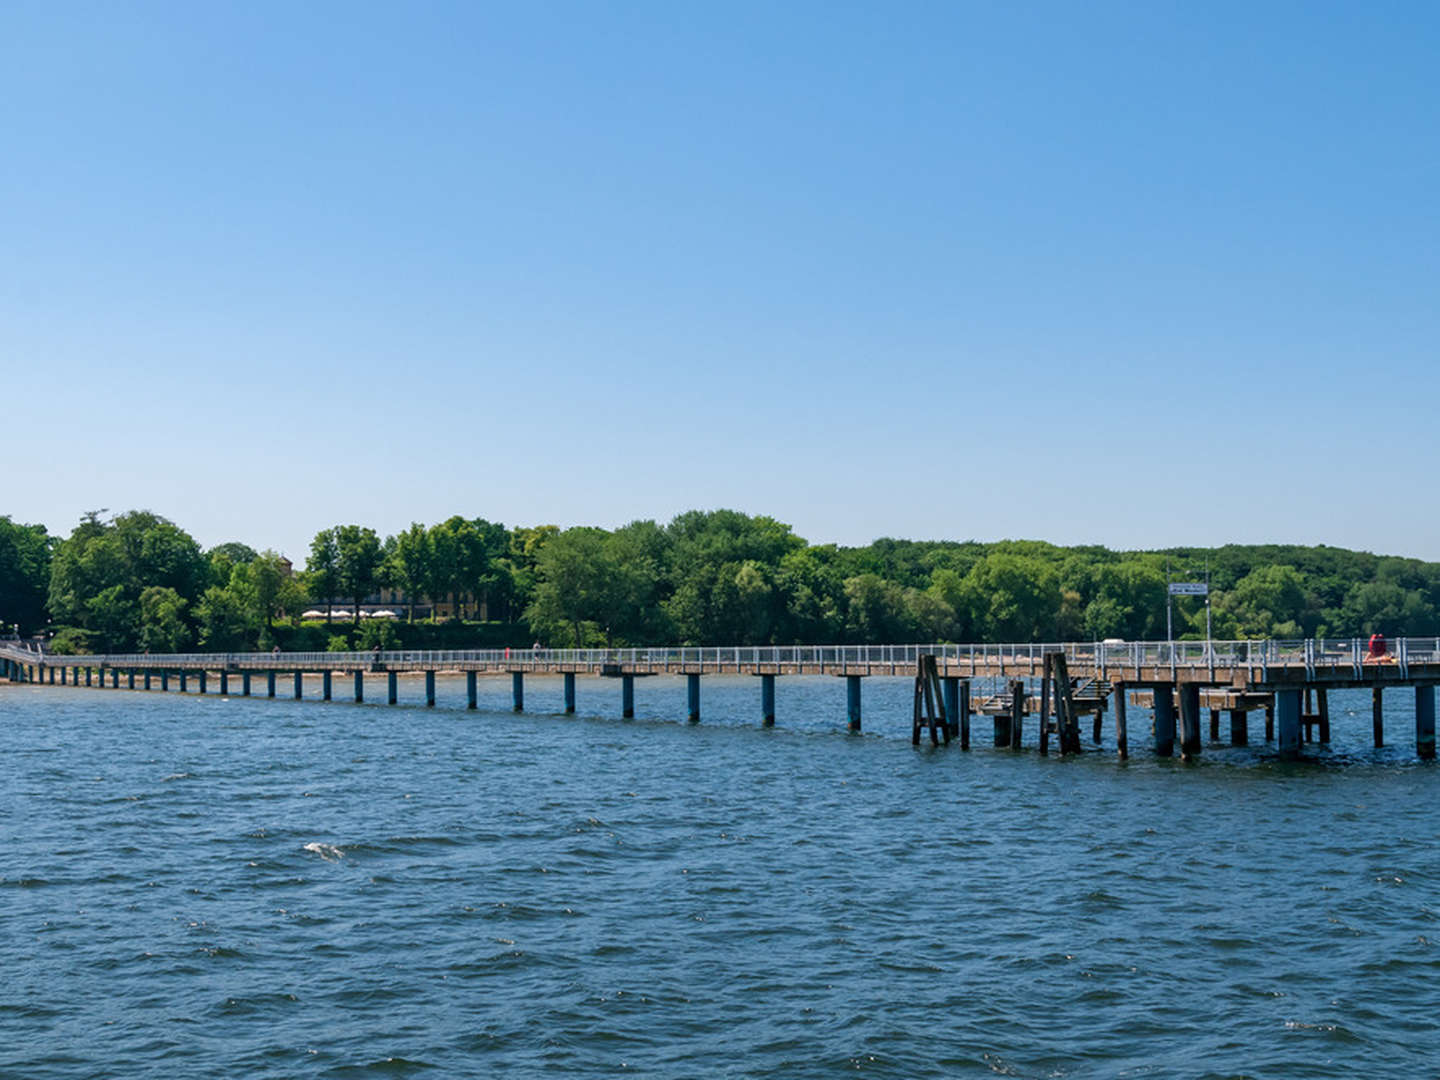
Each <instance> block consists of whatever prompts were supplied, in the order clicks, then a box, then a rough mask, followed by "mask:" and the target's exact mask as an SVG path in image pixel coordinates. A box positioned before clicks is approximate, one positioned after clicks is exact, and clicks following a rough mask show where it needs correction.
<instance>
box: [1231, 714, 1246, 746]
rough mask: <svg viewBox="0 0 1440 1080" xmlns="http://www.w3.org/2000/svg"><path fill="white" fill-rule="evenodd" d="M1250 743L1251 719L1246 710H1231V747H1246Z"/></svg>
mask: <svg viewBox="0 0 1440 1080" xmlns="http://www.w3.org/2000/svg"><path fill="white" fill-rule="evenodd" d="M1249 742H1250V717H1249V714H1248V713H1246V711H1245V710H1244V709H1231V710H1230V745H1231V746H1246V745H1248V744H1249Z"/></svg>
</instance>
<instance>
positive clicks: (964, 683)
mask: <svg viewBox="0 0 1440 1080" xmlns="http://www.w3.org/2000/svg"><path fill="white" fill-rule="evenodd" d="M960 749H961V750H969V749H970V680H969V679H961V680H960Z"/></svg>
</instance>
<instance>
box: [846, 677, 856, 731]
mask: <svg viewBox="0 0 1440 1080" xmlns="http://www.w3.org/2000/svg"><path fill="white" fill-rule="evenodd" d="M845 715H846V717H847V719H848V720H849V723H850V730H851V731H852V732H855V733H858V732H859V731H860V676H859V675H846V676H845Z"/></svg>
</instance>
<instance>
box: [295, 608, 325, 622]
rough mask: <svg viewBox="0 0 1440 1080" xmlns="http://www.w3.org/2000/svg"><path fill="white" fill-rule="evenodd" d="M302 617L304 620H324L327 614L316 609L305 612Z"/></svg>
mask: <svg viewBox="0 0 1440 1080" xmlns="http://www.w3.org/2000/svg"><path fill="white" fill-rule="evenodd" d="M300 617H301V618H302V619H323V618H324V617H325V612H323V611H316V610H315V609H314V608H311V609H310V610H309V611H306V612H303V613H302V614H301V616H300Z"/></svg>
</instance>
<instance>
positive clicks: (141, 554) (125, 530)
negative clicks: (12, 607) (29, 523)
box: [49, 510, 210, 651]
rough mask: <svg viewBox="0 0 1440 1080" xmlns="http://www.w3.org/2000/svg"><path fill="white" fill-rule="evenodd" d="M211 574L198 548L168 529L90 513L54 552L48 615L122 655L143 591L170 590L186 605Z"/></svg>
mask: <svg viewBox="0 0 1440 1080" xmlns="http://www.w3.org/2000/svg"><path fill="white" fill-rule="evenodd" d="M209 575H210V564H209V562H208V560H207V559H206V558H205V556H204V555H203V554H202V553H201V551H200V546H199V545H198V544H196V543H195V541H194V539H193V538H191V537H190V535H189V534H188V533H186V532H184V530H182V529H180V528H179V527H177V526H176V525H175V524H174V523H173V522H170V521H167V520H166V519H164V518H162V517H159V516H158V515H156V514H152V513H150V512H148V511H143V510H135V511H130V512H129V513H125V514H120V515H118V516H116V517H115V518H113V519H112V520H110V521H108V522H104V521H101V520H100V517H99V514H98V513H91V514H87V515H85V517H84V518H83V519H82V520H81V522H80V524H79V525H78V526H77V527H76V528H75V531H74V532H72V533H71V534H70V536H69V538H67V539H66V540H65V541H63V542H62V543H61V544H60V545H59V546H58V547H57V549H56V551H55V557H54V559H53V560H52V562H51V567H50V590H49V606H50V611H51V615H52V617H53V618H54V619H55V621H56V622H58V623H62V624H69V625H72V626H78V627H80V628H82V629H86V630H91V631H94V632H95V640H96V643H97V646H98V647H103V648H105V649H106V650H107V651H126V650H129V649H132V648H134V647H135V646H136V644H137V641H138V635H139V629H140V593H141V592H142V591H143V590H145V589H146V588H149V587H151V586H161V587H165V588H170V589H174V590H175V592H176V593H178V594H179V595H180V597H181V598H182V599H184V600H186V601H187V602H189V601H190V600H192V599H193V598H194V597H195V596H197V595H199V593H200V591H201V589H202V588H203V587H204V586H205V584H206V582H207V581H208V580H209Z"/></svg>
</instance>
